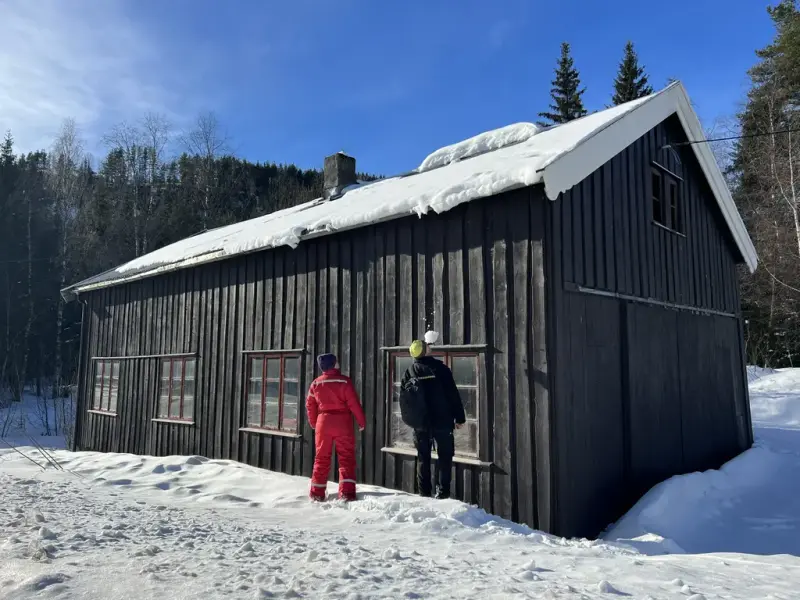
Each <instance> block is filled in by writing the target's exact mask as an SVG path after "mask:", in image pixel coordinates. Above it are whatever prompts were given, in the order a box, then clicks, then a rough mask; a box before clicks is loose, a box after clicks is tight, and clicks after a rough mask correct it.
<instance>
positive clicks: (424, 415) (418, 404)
mask: <svg viewBox="0 0 800 600" xmlns="http://www.w3.org/2000/svg"><path fill="white" fill-rule="evenodd" d="M425 371H427V372H423V373H421V374H418V373H416V372H415V371H413V370H412V373H413V375H412V376H411V377H410V378H409V379H408V380H407V381H406V383H405V385H403V386H401V387H400V417H401V418H402V419H403V423H405V424H406V425H408V426H409V427H411V429H417V430H424V429H428V428H429V427H430V415H429V411H428V400H427V398H426V397H425V386H424V385H423V383H422V381H421V379H435V378H436V376H435V375H434V374H433V371H432V370H431V369H427V368H426V369H425Z"/></svg>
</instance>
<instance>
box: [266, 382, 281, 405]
mask: <svg viewBox="0 0 800 600" xmlns="http://www.w3.org/2000/svg"><path fill="white" fill-rule="evenodd" d="M266 385H267V393H266V396H267V399H269V400H273V401H275V402H277V401H278V398H280V391H281V384H280V382H279V381H268V382H267V384H266Z"/></svg>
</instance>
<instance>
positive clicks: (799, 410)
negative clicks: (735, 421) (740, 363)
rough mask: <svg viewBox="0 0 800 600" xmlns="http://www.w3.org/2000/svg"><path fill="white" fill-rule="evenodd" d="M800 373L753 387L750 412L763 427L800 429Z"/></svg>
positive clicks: (777, 374)
mask: <svg viewBox="0 0 800 600" xmlns="http://www.w3.org/2000/svg"><path fill="white" fill-rule="evenodd" d="M797 390H800V369H785V370H783V369H782V370H779V371H777V372H774V373H773V374H771V375H769V376H765V377H761V378H759V379H758V380H756V381H755V382H753V383H752V385H751V386H750V396H751V398H750V412H751V413H752V416H753V422H754V423H757V424H758V425H760V426H761V427H783V428H785V427H791V428H793V429H794V428H800V400H798V392H797Z"/></svg>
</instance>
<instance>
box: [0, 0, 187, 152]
mask: <svg viewBox="0 0 800 600" xmlns="http://www.w3.org/2000/svg"><path fill="white" fill-rule="evenodd" d="M164 62H165V58H164V53H163V52H162V49H161V48H160V47H159V44H158V43H157V40H155V39H153V38H152V37H150V36H148V35H147V32H146V31H144V30H143V28H142V27H141V26H140V25H137V24H136V23H133V22H131V20H130V19H129V18H128V17H126V15H125V14H124V12H123V11H122V7H121V5H120V4H119V3H118V2H116V1H115V0H104V1H102V2H77V1H71V2H67V1H63V0H36V1H31V0H0V132H4V131H5V130H8V129H10V130H11V131H12V133H13V135H14V138H15V141H16V146H17V149H18V150H22V151H29V150H35V149H39V148H49V146H50V145H51V143H52V141H53V138H54V136H55V135H56V134H57V132H58V130H59V128H60V126H61V123H62V122H63V120H64V119H66V118H68V117H71V118H74V119H75V120H76V121H77V123H78V125H79V126H80V128H81V129H82V131H83V132H84V134H85V136H86V137H87V142H88V146H89V148H91V149H95V150H96V149H98V147H99V142H100V138H101V136H102V135H103V133H105V132H106V131H107V130H108V129H109V127H110V126H111V125H112V124H114V123H116V122H119V121H121V120H124V119H128V120H136V119H138V118H140V117H141V116H142V115H143V114H144V113H145V112H147V111H156V112H161V113H165V114H166V115H167V116H168V117H169V118H171V119H173V121H178V122H180V121H181V120H182V115H178V114H176V113H175V112H174V111H173V110H172V109H174V108H177V107H180V108H181V109H182V110H185V109H187V107H186V103H185V102H184V103H183V104H181V103H180V101H181V100H182V99H183V98H185V97H187V96H189V97H191V95H189V94H182V93H181V92H180V91H179V90H180V89H181V87H182V85H181V84H182V82H181V80H180V77H178V78H172V77H169V78H168V77H167V76H166V74H165V68H164ZM165 81H167V82H169V83H168V84H165ZM186 81H188V79H186ZM179 96H182V97H183V98H181V97H179ZM187 112H188V111H187ZM176 124H179V123H176Z"/></svg>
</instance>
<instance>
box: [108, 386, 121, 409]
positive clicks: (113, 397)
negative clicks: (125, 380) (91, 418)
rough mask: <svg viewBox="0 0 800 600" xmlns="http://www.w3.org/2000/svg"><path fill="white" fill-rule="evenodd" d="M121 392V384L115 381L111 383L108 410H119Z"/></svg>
mask: <svg viewBox="0 0 800 600" xmlns="http://www.w3.org/2000/svg"><path fill="white" fill-rule="evenodd" d="M118 394H119V386H118V385H117V384H116V382H115V383H113V384H112V385H111V389H110V390H109V394H108V410H110V411H111V412H117V395H118Z"/></svg>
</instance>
